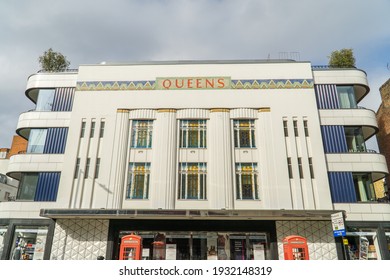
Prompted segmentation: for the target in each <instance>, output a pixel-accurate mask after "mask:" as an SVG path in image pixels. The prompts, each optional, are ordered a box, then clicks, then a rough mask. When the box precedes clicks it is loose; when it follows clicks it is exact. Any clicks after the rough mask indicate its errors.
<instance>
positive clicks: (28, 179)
mask: <svg viewBox="0 0 390 280" xmlns="http://www.w3.org/2000/svg"><path fill="white" fill-rule="evenodd" d="M38 176H39V174H38V173H25V174H23V175H22V180H21V182H20V186H19V190H18V200H34V197H35V191H36V189H37V183H38Z"/></svg>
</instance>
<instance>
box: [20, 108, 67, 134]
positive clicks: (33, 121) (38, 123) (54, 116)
mask: <svg viewBox="0 0 390 280" xmlns="http://www.w3.org/2000/svg"><path fill="white" fill-rule="evenodd" d="M70 117H71V112H40V111H28V112H25V113H22V114H20V116H19V121H18V124H17V127H16V133H17V134H18V135H20V136H21V137H23V138H25V139H27V140H28V137H29V134H30V129H31V128H46V127H69V122H70Z"/></svg>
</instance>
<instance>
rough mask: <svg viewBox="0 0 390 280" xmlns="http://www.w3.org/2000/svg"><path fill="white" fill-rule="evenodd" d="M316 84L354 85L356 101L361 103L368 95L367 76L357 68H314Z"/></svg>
mask: <svg viewBox="0 0 390 280" xmlns="http://www.w3.org/2000/svg"><path fill="white" fill-rule="evenodd" d="M312 69H313V77H314V83H315V84H317V85H319V84H324V85H326V84H332V85H353V87H354V91H355V96H356V101H357V102H359V101H360V100H362V99H363V97H364V96H366V95H367V94H368V92H369V91H370V88H369V86H368V80H367V74H366V72H364V71H363V70H360V69H356V68H330V67H319V66H313V67H312Z"/></svg>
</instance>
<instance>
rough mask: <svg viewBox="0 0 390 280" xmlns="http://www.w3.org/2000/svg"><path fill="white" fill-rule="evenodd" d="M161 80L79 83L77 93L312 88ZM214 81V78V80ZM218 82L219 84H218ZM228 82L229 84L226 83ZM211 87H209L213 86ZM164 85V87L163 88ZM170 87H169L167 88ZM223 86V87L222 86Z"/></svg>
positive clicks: (289, 82) (304, 83) (292, 82)
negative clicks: (175, 83) (174, 83)
mask: <svg viewBox="0 0 390 280" xmlns="http://www.w3.org/2000/svg"><path fill="white" fill-rule="evenodd" d="M162 79H163V78H159V79H158V81H88V82H86V81H84V82H83V81H80V82H77V86H76V89H77V90H78V91H118V90H119V91H123V90H125V91H129V90H202V89H208V90H223V89H239V90H243V89H305V88H313V87H314V81H313V80H312V79H266V80H261V79H253V80H252V79H249V80H227V79H226V78H224V79H225V80H222V78H221V79H219V80H217V82H215V83H212V82H207V81H208V80H207V79H206V81H203V80H201V78H185V79H186V80H185V81H182V80H180V81H179V82H178V83H177V85H179V86H177V85H175V86H173V82H172V79H166V80H165V81H167V82H166V83H164V80H162ZM177 79H179V78H177ZM214 79H215V78H214ZM218 81H219V83H218ZM226 81H228V82H229V83H227V82H226ZM214 84H215V86H214V87H212V86H211V85H214ZM164 85H165V86H164ZM168 85H170V86H168ZM222 85H223V86H222Z"/></svg>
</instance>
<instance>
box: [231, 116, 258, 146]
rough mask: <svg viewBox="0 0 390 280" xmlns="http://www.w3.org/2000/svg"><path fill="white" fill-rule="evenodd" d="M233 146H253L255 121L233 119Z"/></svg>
mask: <svg viewBox="0 0 390 280" xmlns="http://www.w3.org/2000/svg"><path fill="white" fill-rule="evenodd" d="M233 129H234V147H235V148H255V147H256V146H255V121H254V120H234V121H233Z"/></svg>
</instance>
